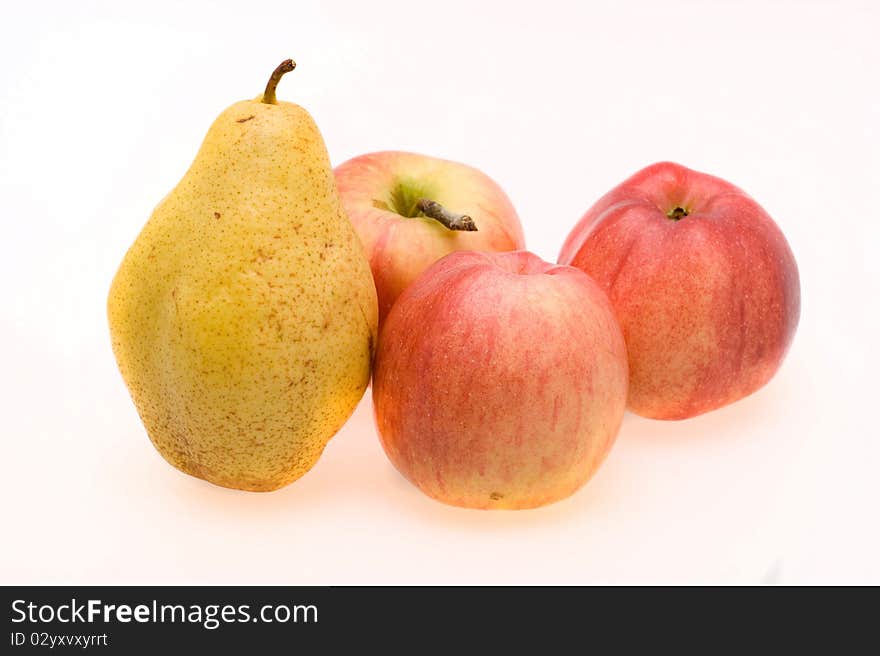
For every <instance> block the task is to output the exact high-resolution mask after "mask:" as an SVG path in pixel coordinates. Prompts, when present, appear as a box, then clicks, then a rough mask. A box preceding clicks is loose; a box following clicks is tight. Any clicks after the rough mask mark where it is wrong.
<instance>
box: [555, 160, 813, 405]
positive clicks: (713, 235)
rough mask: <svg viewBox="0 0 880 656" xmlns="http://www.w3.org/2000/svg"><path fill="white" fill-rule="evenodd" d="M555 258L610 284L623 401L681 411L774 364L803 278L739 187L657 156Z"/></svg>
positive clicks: (593, 211) (736, 387) (748, 384)
mask: <svg viewBox="0 0 880 656" xmlns="http://www.w3.org/2000/svg"><path fill="white" fill-rule="evenodd" d="M559 262H560V263H561V264H570V265H572V266H576V267H578V268H580V269H582V270H583V271H585V272H587V273H588V274H590V276H592V277H593V279H594V280H595V281H596V282H597V283H599V285H600V286H601V287H602V288H603V289H604V290H605V292H606V293H607V294H608V297H609V298H610V300H611V303H612V305H613V306H614V310H615V313H616V315H617V318H618V320H619V321H620V325H621V328H622V329H623V335H624V337H625V339H626V345H627V352H628V354H629V372H630V379H629V380H630V383H629V407H630V409H631V410H633V411H634V412H636V413H637V414H640V415H643V416H645V417H653V418H656V419H684V418H687V417H693V416H694V415H699V414H701V413H703V412H708V411H709V410H713V409H715V408H720V407H722V406H724V405H727V404H729V403H733V402H734V401H737V400H739V399H741V398H743V397H744V396H746V395H748V394H751V393H752V392H754V391H755V390H757V389H759V388H760V387H762V386H763V385H764V384H765V383H767V381H769V380H770V378H771V377H772V376H773V374H774V373H776V371H777V370H778V369H779V366H780V364H781V363H782V360H783V358H784V357H785V354H786V352H787V351H788V348H789V345H790V344H791V341H792V338H793V337H794V333H795V329H796V327H797V323H798V318H799V316H800V283H799V280H798V269H797V265H796V264H795V261H794V256H793V255H792V252H791V249H790V248H789V246H788V243H787V242H786V240H785V237H784V236H783V234H782V232H781V231H780V229H779V227H778V226H777V225H776V224H775V223H774V222H773V220H772V219H771V218H770V216H769V215H768V214H767V212H765V211H764V210H763V209H762V208H761V207H760V206H759V205H758V203H756V202H755V201H754V200H752V199H751V198H750V197H749V196H747V195H746V194H745V192H743V191H742V190H741V189H739V188H737V187H735V186H733V185H732V184H730V183H728V182H725V181H724V180H721V179H719V178H716V177H714V176H711V175H707V174H705V173H699V172H697V171H692V170H691V169H687V168H685V167H683V166H680V165H678V164H672V163H669V162H663V163H659V164H654V165H653V166H649V167H648V168H646V169H643V170H642V171H639V172H638V173H636V174H635V175H633V176H632V177H631V178H629V179H628V180H626V181H625V182H623V183H622V184H621V185H620V186H618V187H616V188H615V189H613V190H612V191H611V192H609V193H608V194H606V195H605V196H603V197H602V198H601V199H600V200H599V201H598V202H597V203H596V204H595V205H593V207H592V208H590V210H589V211H588V212H587V213H586V214H585V215H584V217H583V218H582V219H581V220H580V222H579V223H578V224H577V226H576V227H575V228H574V230H573V231H572V232H571V234H570V235H569V236H568V239H567V240H566V242H565V245H564V246H563V248H562V252H561V254H560V256H559Z"/></svg>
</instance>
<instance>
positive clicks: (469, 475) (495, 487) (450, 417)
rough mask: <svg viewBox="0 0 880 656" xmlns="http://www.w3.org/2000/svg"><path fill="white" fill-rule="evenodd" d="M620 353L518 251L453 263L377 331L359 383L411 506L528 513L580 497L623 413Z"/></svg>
mask: <svg viewBox="0 0 880 656" xmlns="http://www.w3.org/2000/svg"><path fill="white" fill-rule="evenodd" d="M626 393H627V364H626V347H625V346H624V341H623V336H622V334H621V332H620V327H619V326H618V325H617V321H616V320H615V318H614V314H613V310H612V308H611V305H610V304H609V302H608V299H607V298H606V296H605V294H604V293H603V292H602V290H601V289H599V287H598V286H597V285H596V284H595V283H594V282H593V281H592V280H591V279H590V278H589V277H588V276H586V275H584V274H583V273H582V272H581V271H579V270H577V269H575V268H572V267H567V266H559V265H554V264H548V263H546V262H544V261H543V260H541V259H540V258H538V257H537V256H536V255H533V254H531V253H528V252H526V251H518V252H512V253H477V252H458V253H453V254H451V255H448V256H447V257H445V258H443V259H442V260H440V261H439V262H437V263H436V264H434V265H433V266H432V267H430V268H429V269H428V270H427V271H426V272H425V273H424V274H423V275H422V276H420V277H419V278H418V279H417V280H416V281H415V282H414V283H413V284H412V285H411V286H410V287H409V288H408V289H407V290H406V291H405V292H404V293H403V294H402V295H401V297H400V299H399V300H398V301H397V303H396V304H395V305H394V307H393V308H392V309H391V312H390V313H389V315H388V317H387V319H386V321H385V324H384V326H383V327H382V330H381V333H380V338H379V345H378V349H377V352H376V361H375V367H374V373H373V404H374V408H375V413H376V424H377V427H378V432H379V435H380V439H381V442H382V446H383V447H384V449H385V452H386V453H387V454H388V457H389V458H390V460H391V462H392V463H394V465H395V466H396V467H397V469H398V470H399V471H400V472H401V473H402V474H403V475H404V476H405V477H406V478H407V479H409V480H410V481H411V482H412V483H414V484H415V485H416V486H417V487H419V488H420V489H421V490H422V491H423V492H424V493H425V494H427V495H428V496H430V497H433V498H435V499H438V500H440V501H442V502H444V503H448V504H452V505H456V506H464V507H468V508H532V507H536V506H541V505H544V504H547V503H551V502H553V501H557V500H559V499H562V498H564V497H566V496H568V495H570V494H572V493H573V492H574V491H575V490H577V489H578V488H579V487H581V486H582V485H583V484H584V483H585V482H586V481H587V480H588V479H589V478H590V476H591V475H592V474H593V473H594V472H595V471H596V469H597V468H598V467H599V465H600V463H601V462H602V460H603V459H604V458H605V455H606V454H607V453H608V451H609V449H610V448H611V446H612V444H613V442H614V439H615V437H616V435H617V431H618V429H619V427H620V423H621V419H622V417H623V413H624V409H625V406H626Z"/></svg>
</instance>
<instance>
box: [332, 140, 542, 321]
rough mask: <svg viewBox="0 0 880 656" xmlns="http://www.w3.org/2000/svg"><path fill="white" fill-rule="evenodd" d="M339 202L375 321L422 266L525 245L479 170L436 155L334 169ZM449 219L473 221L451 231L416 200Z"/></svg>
mask: <svg viewBox="0 0 880 656" xmlns="http://www.w3.org/2000/svg"><path fill="white" fill-rule="evenodd" d="M336 181H337V185H338V187H339V193H340V196H341V197H342V204H343V206H344V207H345V211H346V213H347V214H348V217H349V219H351V222H352V223H353V224H354V227H355V229H356V230H357V232H358V235H359V236H360V238H361V242H362V243H363V246H364V250H365V251H366V254H367V259H368V260H369V261H370V266H371V267H372V270H373V278H374V280H375V281H376V290H377V292H378V295H379V318H380V321H382V320H384V318H385V316H386V315H387V314H388V311H389V310H390V309H391V306H392V305H393V304H394V302H395V301H396V300H397V297H398V296H400V293H401V292H402V291H403V290H404V289H406V287H408V286H409V285H410V283H412V282H413V281H414V280H415V279H416V278H417V277H418V276H419V275H420V274H421V273H422V272H423V271H424V270H425V269H427V268H428V267H429V266H431V264H433V263H434V262H436V261H437V260H439V259H440V258H441V257H443V256H444V255H448V254H449V253H452V252H453V251H459V250H477V251H512V250H517V249H521V248H524V247H525V240H524V238H523V231H522V227H521V226H520V222H519V218H518V217H517V215H516V211H515V210H514V209H513V205H511V203H510V200H509V199H508V198H507V195H506V194H505V193H504V191H503V190H502V189H501V187H499V186H498V185H497V184H496V183H495V182H494V181H493V180H492V179H491V178H490V177H489V176H487V175H486V174H485V173H482V172H480V171H478V170H477V169H475V168H473V167H470V166H467V165H465V164H459V163H457V162H450V161H447V160H443V159H437V158H436V157H428V156H426V155H416V154H414V153H403V152H393V151H386V152H379V153H370V154H368V155H361V156H360V157H355V158H354V159H350V160H348V161H347V162H345V163H343V164H341V165H339V166H338V167H336ZM422 199H424V200H428V201H434V202H435V203H439V205H441V206H442V207H443V208H445V209H446V210H447V212H448V213H449V214H451V215H453V216H454V215H459V216H460V215H464V216H466V217H470V218H471V220H472V222H471V223H467V222H465V223H464V226H465V227H473V226H475V227H476V230H467V229H464V230H462V229H458V230H451V229H449V228H448V227H445V226H444V225H443V224H441V223H440V222H439V221H438V220H435V219H433V218H428V217H426V216H425V212H424V211H423V210H422V209H421V208H420V206H419V200H422Z"/></svg>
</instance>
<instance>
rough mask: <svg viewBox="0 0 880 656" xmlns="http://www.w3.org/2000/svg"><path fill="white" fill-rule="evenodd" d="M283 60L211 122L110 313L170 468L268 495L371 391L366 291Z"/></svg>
mask: <svg viewBox="0 0 880 656" xmlns="http://www.w3.org/2000/svg"><path fill="white" fill-rule="evenodd" d="M293 68H294V64H293V62H292V61H290V60H287V61H285V62H283V63H282V64H281V65H280V66H279V67H278V68H277V69H276V70H275V72H274V73H273V74H272V77H271V78H270V80H269V83H268V84H267V86H266V90H265V92H264V93H263V95H262V96H259V97H257V98H256V99H255V100H245V101H242V102H238V103H236V104H234V105H232V106H231V107H229V108H228V109H226V111H224V112H223V113H222V114H220V116H219V117H218V118H217V120H216V121H214V124H213V125H212V126H211V128H210V130H209V131H208V134H207V136H206V137H205V140H204V142H203V143H202V146H201V149H200V150H199V152H198V154H197V155H196V158H195V161H194V162H193V163H192V165H191V167H190V168H189V170H188V171H187V173H186V175H184V177H183V179H182V180H181V181H180V183H179V184H178V185H177V187H175V188H174V190H173V191H172V192H171V193H170V194H169V195H168V196H166V197H165V199H164V200H162V201H161V202H160V203H159V205H158V206H157V207H156V209H155V210H154V211H153V214H152V216H151V217H150V219H149V221H148V222H147V224H146V225H145V226H144V228H143V230H142V231H141V233H140V235H139V236H138V237H137V239H136V241H135V242H134V244H133V245H132V246H131V248H130V249H129V251H128V252H127V254H126V255H125V258H124V259H123V261H122V264H121V265H120V267H119V271H118V272H117V274H116V276H115V278H114V280H113V283H112V286H111V288H110V295H109V299H108V303H107V311H108V317H109V323H110V334H111V339H112V344H113V352H114V354H115V356H116V360H117V363H118V365H119V369H120V371H121V373H122V377H123V379H124V380H125V382H126V384H127V386H128V389H129V391H130V393H131V396H132V399H133V400H134V404H135V406H136V407H137V410H138V413H139V415H140V417H141V420H142V421H143V423H144V426H145V427H146V429H147V433H148V434H149V436H150V439H151V440H152V442H153V444H154V445H155V447H156V449H158V451H159V453H161V454H162V456H163V457H164V458H165V459H166V460H167V461H168V462H169V463H171V464H172V465H174V466H175V467H177V468H178V469H180V470H182V471H184V472H186V473H187V474H191V475H193V476H197V477H199V478H202V479H205V480H207V481H210V482H212V483H215V484H217V485H222V486H225V487H230V488H236V489H241V490H253V491H268V490H274V489H277V488H279V487H282V486H284V485H287V484H288V483H291V482H293V481H295V480H296V479H297V478H299V477H300V476H302V475H303V474H304V473H305V472H307V471H308V470H309V469H310V468H311V467H312V466H313V465H314V464H315V462H316V461H317V460H318V458H319V457H320V455H321V453H322V451H323V449H324V447H325V445H326V444H327V442H328V441H329V440H330V438H331V437H332V436H333V435H334V434H335V433H336V432H337V431H338V430H339V428H340V427H341V426H342V425H343V423H345V421H346V419H347V418H348V417H349V416H350V415H351V413H352V412H353V410H354V408H355V406H356V405H357V403H358V401H359V400H360V398H361V396H362V395H363V393H364V391H365V389H366V387H367V384H368V382H369V379H370V367H371V363H372V356H373V350H374V344H375V342H376V330H377V314H378V312H377V302H376V289H375V286H374V284H373V278H372V275H371V273H370V267H369V264H368V263H367V261H366V259H365V257H364V255H363V249H362V247H361V245H360V243H359V241H358V237H357V235H356V233H355V231H354V229H353V227H352V225H351V223H350V222H349V220H348V218H347V217H346V215H345V213H344V210H343V208H342V205H341V203H340V200H339V197H338V195H337V190H336V184H335V181H334V177H333V171H332V169H331V168H330V161H329V158H328V156H327V149H326V147H325V145H324V141H323V139H322V137H321V134H320V132H319V131H318V128H317V126H316V125H315V122H314V121H313V120H312V117H311V116H310V115H309V114H308V112H306V110H304V109H303V108H302V107H299V106H298V105H295V104H292V103H287V102H278V101H277V100H276V98H275V88H276V86H277V84H278V81H279V80H280V79H281V77H282V75H284V74H285V73H287V72H289V71H291V70H293Z"/></svg>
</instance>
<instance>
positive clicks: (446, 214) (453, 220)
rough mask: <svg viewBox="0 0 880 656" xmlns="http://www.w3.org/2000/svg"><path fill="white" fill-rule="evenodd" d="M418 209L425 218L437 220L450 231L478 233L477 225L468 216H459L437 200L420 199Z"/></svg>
mask: <svg viewBox="0 0 880 656" xmlns="http://www.w3.org/2000/svg"><path fill="white" fill-rule="evenodd" d="M416 207H418V208H419V211H420V212H421V213H422V214H424V215H425V216H427V217H429V218H431V219H435V220H437V221H439V222H440V223H442V224H443V225H445V226H446V227H447V228H449V229H450V230H464V231H466V232H476V230H477V225H476V224H475V223H474V220H473V219H472V218H471V217H469V216H468V215H467V214H458V213H457V212H450V211H449V210H448V209H446V208H445V207H443V206H442V205H441V204H440V203H438V202H437V201H435V200H428V199H427V198H420V199H419V202H418V203H416Z"/></svg>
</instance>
